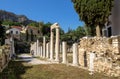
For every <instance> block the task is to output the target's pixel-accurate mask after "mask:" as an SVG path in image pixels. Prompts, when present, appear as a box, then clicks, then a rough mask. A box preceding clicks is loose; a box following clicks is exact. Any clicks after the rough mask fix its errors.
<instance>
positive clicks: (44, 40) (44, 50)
mask: <svg viewBox="0 0 120 79" xmlns="http://www.w3.org/2000/svg"><path fill="white" fill-rule="evenodd" d="M45 46H46V39H45V36H44V37H43V58H45V55H46V47H45Z"/></svg>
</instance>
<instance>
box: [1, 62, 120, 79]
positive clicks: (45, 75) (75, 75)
mask: <svg viewBox="0 0 120 79" xmlns="http://www.w3.org/2000/svg"><path fill="white" fill-rule="evenodd" d="M0 79H120V78H114V77H107V76H104V74H100V73H95V74H94V75H92V76H91V75H89V72H88V71H86V70H83V69H80V68H77V67H72V66H66V65H63V64H49V65H28V64H26V62H20V61H11V62H10V63H9V66H8V67H7V68H6V69H5V70H4V71H3V73H1V74H0Z"/></svg>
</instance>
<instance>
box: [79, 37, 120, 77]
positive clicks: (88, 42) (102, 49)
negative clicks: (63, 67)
mask: <svg viewBox="0 0 120 79" xmlns="http://www.w3.org/2000/svg"><path fill="white" fill-rule="evenodd" d="M78 47H79V64H80V65H81V66H83V67H87V68H89V63H90V62H89V54H90V52H95V55H96V57H95V60H94V68H95V71H98V72H103V73H105V74H107V75H111V76H120V64H119V63H120V37H119V36H115V37H111V38H106V37H88V38H82V39H80V45H79V46H78ZM117 62H119V63H117Z"/></svg>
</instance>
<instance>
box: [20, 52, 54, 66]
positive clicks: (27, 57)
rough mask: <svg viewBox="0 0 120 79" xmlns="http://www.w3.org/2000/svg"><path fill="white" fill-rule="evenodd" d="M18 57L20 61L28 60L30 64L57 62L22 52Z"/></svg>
mask: <svg viewBox="0 0 120 79" xmlns="http://www.w3.org/2000/svg"><path fill="white" fill-rule="evenodd" d="M18 58H19V60H18V61H23V62H27V63H28V64H31V65H38V64H55V63H56V62H51V61H46V60H40V59H38V58H35V57H32V56H31V55H29V54H20V55H18Z"/></svg>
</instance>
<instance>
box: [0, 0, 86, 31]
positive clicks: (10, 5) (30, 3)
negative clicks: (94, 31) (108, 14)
mask: <svg viewBox="0 0 120 79" xmlns="http://www.w3.org/2000/svg"><path fill="white" fill-rule="evenodd" d="M0 9H2V10H6V11H10V12H13V13H15V14H18V15H21V14H23V15H26V16H27V17H28V18H29V19H31V20H35V21H43V22H45V23H47V22H51V23H55V22H58V23H59V24H60V27H61V28H62V29H63V30H64V31H65V32H66V31H67V30H68V28H71V29H76V28H77V27H78V26H83V25H84V23H83V22H82V21H80V20H79V17H78V14H77V13H76V12H75V10H74V7H73V4H72V2H71V0H0Z"/></svg>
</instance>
